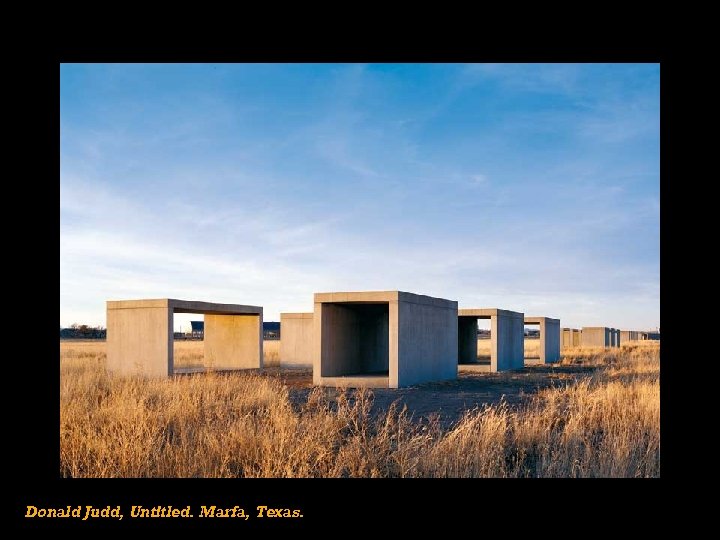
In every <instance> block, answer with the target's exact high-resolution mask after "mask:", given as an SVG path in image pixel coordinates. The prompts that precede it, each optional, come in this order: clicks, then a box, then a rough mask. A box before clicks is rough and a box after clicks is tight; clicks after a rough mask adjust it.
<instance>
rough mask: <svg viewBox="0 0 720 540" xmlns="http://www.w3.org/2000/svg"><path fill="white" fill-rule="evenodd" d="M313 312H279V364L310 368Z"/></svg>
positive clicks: (311, 364) (311, 362)
mask: <svg viewBox="0 0 720 540" xmlns="http://www.w3.org/2000/svg"><path fill="white" fill-rule="evenodd" d="M312 333H313V314H312V313H281V314H280V366H281V367H309V368H312V366H313V361H312V354H313V353H312V350H313V341H312Z"/></svg>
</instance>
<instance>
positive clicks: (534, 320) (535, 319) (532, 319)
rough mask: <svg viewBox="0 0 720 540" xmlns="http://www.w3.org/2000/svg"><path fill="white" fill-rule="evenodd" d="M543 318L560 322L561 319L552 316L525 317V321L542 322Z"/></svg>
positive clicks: (531, 322) (530, 322) (529, 322)
mask: <svg viewBox="0 0 720 540" xmlns="http://www.w3.org/2000/svg"><path fill="white" fill-rule="evenodd" d="M543 320H544V321H546V322H547V321H550V322H556V323H559V322H560V319H553V318H551V317H525V323H527V324H540V323H541V322H542V321H543Z"/></svg>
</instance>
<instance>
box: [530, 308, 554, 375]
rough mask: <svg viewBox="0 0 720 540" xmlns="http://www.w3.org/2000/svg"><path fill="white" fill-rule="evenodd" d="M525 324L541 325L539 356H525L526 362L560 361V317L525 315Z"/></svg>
mask: <svg viewBox="0 0 720 540" xmlns="http://www.w3.org/2000/svg"><path fill="white" fill-rule="evenodd" d="M525 324H533V325H534V324H537V325H539V326H540V351H539V357H535V358H532V357H528V358H525V363H526V364H531V365H532V364H553V363H555V362H559V361H560V319H551V318H550V317H525Z"/></svg>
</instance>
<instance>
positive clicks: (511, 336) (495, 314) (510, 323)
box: [457, 308, 525, 372]
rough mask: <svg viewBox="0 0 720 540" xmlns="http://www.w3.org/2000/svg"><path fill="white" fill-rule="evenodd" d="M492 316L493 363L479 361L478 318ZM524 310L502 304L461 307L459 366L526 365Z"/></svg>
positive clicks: (461, 368) (498, 367)
mask: <svg viewBox="0 0 720 540" xmlns="http://www.w3.org/2000/svg"><path fill="white" fill-rule="evenodd" d="M478 319H490V340H491V341H490V363H489V364H484V363H480V362H479V361H478V357H477V354H478V349H477V328H478V326H477V321H478ZM523 319H524V314H523V313H520V312H517V311H510V310H507V309H498V308H470V309H460V310H458V346H457V356H458V370H459V371H489V372H497V371H507V370H511V369H522V368H523V366H524V365H525V363H524V359H523V358H524V356H525V352H524V346H525V341H524V340H525V335H524V324H523Z"/></svg>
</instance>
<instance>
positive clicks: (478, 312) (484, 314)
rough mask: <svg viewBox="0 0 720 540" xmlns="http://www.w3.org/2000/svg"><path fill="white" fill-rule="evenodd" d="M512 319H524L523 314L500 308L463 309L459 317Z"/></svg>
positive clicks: (459, 310) (459, 312)
mask: <svg viewBox="0 0 720 540" xmlns="http://www.w3.org/2000/svg"><path fill="white" fill-rule="evenodd" d="M495 316H500V317H510V318H513V319H522V318H523V317H524V314H523V313H520V312H519V311H510V310H509V309H499V308H463V309H458V317H476V318H478V319H481V318H490V317H495Z"/></svg>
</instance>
